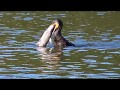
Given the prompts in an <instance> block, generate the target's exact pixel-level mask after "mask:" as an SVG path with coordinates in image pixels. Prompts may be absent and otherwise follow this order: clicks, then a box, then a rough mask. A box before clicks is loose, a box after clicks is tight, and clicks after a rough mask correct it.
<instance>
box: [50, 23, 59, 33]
mask: <svg viewBox="0 0 120 90" xmlns="http://www.w3.org/2000/svg"><path fill="white" fill-rule="evenodd" d="M51 25H54V26H55V27H54V30H53V32H55V31H56V29H57V28H58V27H59V24H58V23H57V22H55V23H53V24H51Z"/></svg>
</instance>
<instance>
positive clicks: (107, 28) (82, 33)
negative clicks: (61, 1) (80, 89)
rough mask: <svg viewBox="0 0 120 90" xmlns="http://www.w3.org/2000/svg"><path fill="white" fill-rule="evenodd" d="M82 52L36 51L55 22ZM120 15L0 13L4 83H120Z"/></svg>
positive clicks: (49, 47)
mask: <svg viewBox="0 0 120 90" xmlns="http://www.w3.org/2000/svg"><path fill="white" fill-rule="evenodd" d="M56 18H60V19H61V20H62V21H63V23H64V27H63V30H62V34H63V35H64V37H65V38H66V39H67V40H69V41H70V42H73V43H74V44H75V45H76V47H65V48H63V49H62V48H54V47H53V45H51V44H50V43H48V45H47V47H46V48H40V47H37V46H36V42H37V41H38V40H39V38H40V36H41V34H42V33H43V32H44V30H45V29H46V28H47V27H48V26H49V25H50V24H51V21H52V20H54V19H56ZM119 29H120V12H113V11H112V12H110V11H108V12H107V11H106V12H100V11H99V12H92V11H88V12H81V11H76V12H75V11H63V12H62V11H58V12H55V11H53V12H50V11H40V12H39V11H34V12H32V11H31V12H30V11H29V12H27V11H26V12H23V11H21V12H20V11H19V12H16V11H15V12H13V11H11V12H0V36H1V38H0V79H43V78H44V79H47V78H71V79H74V78H82V79H87V78H100V79H101V78H105V79H109V78H120V30H119Z"/></svg>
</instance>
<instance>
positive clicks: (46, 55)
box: [37, 47, 63, 64]
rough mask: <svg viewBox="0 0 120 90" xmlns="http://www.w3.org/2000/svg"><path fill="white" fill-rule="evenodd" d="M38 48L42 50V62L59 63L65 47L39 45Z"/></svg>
mask: <svg viewBox="0 0 120 90" xmlns="http://www.w3.org/2000/svg"><path fill="white" fill-rule="evenodd" d="M37 50H38V51H39V52H40V53H39V55H40V58H41V59H42V62H45V63H49V64H57V63H59V62H60V61H61V60H62V58H63V52H62V51H63V48H62V47H53V48H47V47H37Z"/></svg>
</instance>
